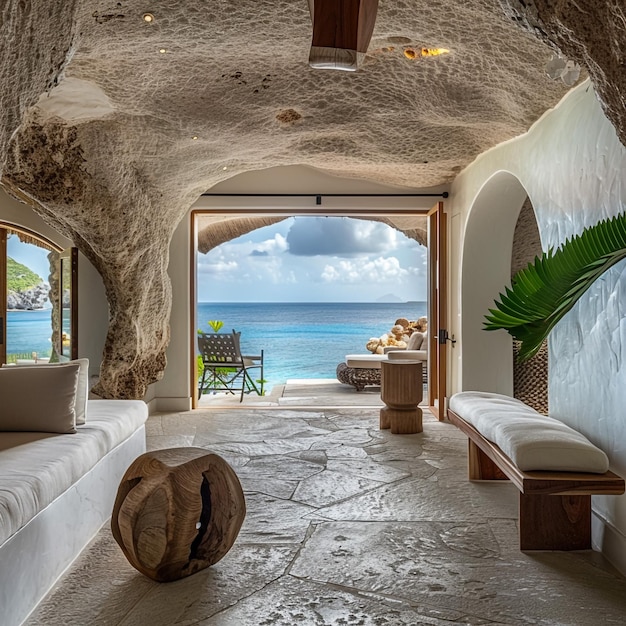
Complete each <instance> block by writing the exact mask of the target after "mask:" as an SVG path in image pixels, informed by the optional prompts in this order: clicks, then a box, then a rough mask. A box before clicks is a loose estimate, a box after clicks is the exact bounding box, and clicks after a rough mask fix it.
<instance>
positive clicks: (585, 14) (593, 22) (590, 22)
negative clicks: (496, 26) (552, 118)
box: [500, 0, 626, 145]
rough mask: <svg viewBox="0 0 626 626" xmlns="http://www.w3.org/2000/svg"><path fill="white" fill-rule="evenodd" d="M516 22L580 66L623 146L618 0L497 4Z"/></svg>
mask: <svg viewBox="0 0 626 626" xmlns="http://www.w3.org/2000/svg"><path fill="white" fill-rule="evenodd" d="M500 2H501V3H502V6H503V8H504V10H505V12H506V13H507V15H509V16H510V17H511V18H512V19H513V20H514V21H515V22H517V23H519V24H520V25H521V26H523V27H524V28H526V29H527V30H528V31H530V32H531V33H532V34H533V35H535V36H536V37H537V38H538V39H540V40H542V41H544V42H546V43H548V44H549V45H551V46H553V47H554V48H555V50H557V51H558V52H560V53H561V54H562V55H563V56H564V57H566V58H568V59H571V60H573V61H576V62H577V63H579V64H580V65H582V66H583V67H584V68H585V69H586V70H587V72H588V73H589V77H590V78H591V81H592V82H593V86H594V89H595V91H596V94H597V95H598V98H599V100H600V103H601V104H602V108H603V109H604V113H605V115H606V116H607V118H608V119H609V120H610V121H611V123H612V124H613V126H614V127H615V130H616V132H617V135H618V137H619V138H620V141H621V142H622V143H623V144H624V145H626V61H625V59H626V4H625V3H624V2H623V0H605V1H602V0H576V2H572V0H556V1H555V0H500Z"/></svg>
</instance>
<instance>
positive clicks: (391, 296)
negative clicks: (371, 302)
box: [376, 293, 404, 303]
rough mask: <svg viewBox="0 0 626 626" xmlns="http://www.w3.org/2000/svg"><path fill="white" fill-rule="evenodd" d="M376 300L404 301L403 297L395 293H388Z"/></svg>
mask: <svg viewBox="0 0 626 626" xmlns="http://www.w3.org/2000/svg"><path fill="white" fill-rule="evenodd" d="M376 302H398V303H399V302H404V300H402V298H399V297H398V296H396V294H394V293H386V294H385V295H384V296H380V298H377V299H376Z"/></svg>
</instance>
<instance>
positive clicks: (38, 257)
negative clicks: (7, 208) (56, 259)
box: [7, 235, 50, 282]
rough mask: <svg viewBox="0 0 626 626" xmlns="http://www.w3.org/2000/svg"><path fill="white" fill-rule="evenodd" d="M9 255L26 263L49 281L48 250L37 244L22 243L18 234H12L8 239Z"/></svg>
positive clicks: (23, 263) (19, 261)
mask: <svg viewBox="0 0 626 626" xmlns="http://www.w3.org/2000/svg"><path fill="white" fill-rule="evenodd" d="M7 256H10V257H11V258H12V259H13V260H14V261H17V262H18V263H22V265H26V267H28V268H29V269H31V270H32V271H33V272H35V274H38V275H39V276H41V278H43V279H44V281H45V282H48V276H49V275H50V263H49V262H48V250H44V249H43V248H39V247H37V246H35V245H32V244H28V243H22V242H21V241H20V240H19V239H18V237H17V235H11V236H10V237H9V239H8V241H7Z"/></svg>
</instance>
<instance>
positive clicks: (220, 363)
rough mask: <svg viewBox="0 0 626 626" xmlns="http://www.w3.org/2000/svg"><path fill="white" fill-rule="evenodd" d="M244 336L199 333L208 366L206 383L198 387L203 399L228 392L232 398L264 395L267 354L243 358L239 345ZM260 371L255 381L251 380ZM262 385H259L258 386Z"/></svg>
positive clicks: (204, 380) (205, 374)
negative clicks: (249, 394)
mask: <svg viewBox="0 0 626 626" xmlns="http://www.w3.org/2000/svg"><path fill="white" fill-rule="evenodd" d="M240 336H241V333H238V332H235V330H233V332H232V333H198V349H199V351H200V356H201V357H202V363H203V364H204V371H203V372H202V380H201V381H200V384H199V385H198V394H199V396H201V395H202V394H203V393H205V392H207V391H226V392H228V393H231V394H233V395H234V394H235V392H241V396H240V398H239V402H242V401H243V395H244V393H251V392H253V391H254V392H255V393H256V394H258V395H259V396H262V395H263V384H264V380H263V350H261V354H260V355H242V354H241V348H240V344H239V337H240ZM251 370H253V371H254V372H255V373H256V372H257V370H260V371H259V372H258V373H259V377H258V379H257V380H255V379H254V378H253V377H252V376H251V372H250V371H251ZM257 383H258V384H257Z"/></svg>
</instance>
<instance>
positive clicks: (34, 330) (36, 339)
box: [6, 309, 52, 356]
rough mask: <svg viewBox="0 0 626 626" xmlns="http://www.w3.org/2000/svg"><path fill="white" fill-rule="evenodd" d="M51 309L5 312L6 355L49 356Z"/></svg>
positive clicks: (50, 349)
mask: <svg viewBox="0 0 626 626" xmlns="http://www.w3.org/2000/svg"><path fill="white" fill-rule="evenodd" d="M51 313H52V309H39V310H37V311H8V312H7V336H6V344H7V354H15V353H18V354H28V355H30V354H31V353H32V352H37V354H38V355H39V356H50V353H51V351H52V343H51V342H50V336H51V335H52V323H51V321H50V315H51Z"/></svg>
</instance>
